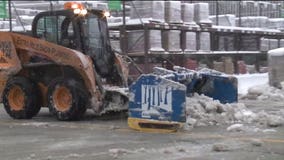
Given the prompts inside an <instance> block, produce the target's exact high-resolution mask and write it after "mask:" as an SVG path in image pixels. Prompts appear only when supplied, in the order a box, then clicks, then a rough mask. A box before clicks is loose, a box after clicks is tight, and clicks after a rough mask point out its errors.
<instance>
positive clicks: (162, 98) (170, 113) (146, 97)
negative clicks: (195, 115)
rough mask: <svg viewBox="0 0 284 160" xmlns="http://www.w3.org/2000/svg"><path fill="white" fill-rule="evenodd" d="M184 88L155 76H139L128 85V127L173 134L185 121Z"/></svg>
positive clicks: (181, 85)
mask: <svg viewBox="0 0 284 160" xmlns="http://www.w3.org/2000/svg"><path fill="white" fill-rule="evenodd" d="M185 99H186V86H185V85H183V84H180V83H176V82H174V81H172V80H169V79H166V78H163V77H160V76H157V75H154V74H148V75H142V76H140V77H139V79H138V80H137V81H136V82H135V83H133V84H132V85H131V86H130V98H129V109H128V110H129V118H128V125H129V127H130V128H132V129H135V130H139V131H145V132H175V131H177V130H178V129H179V128H180V127H181V126H182V124H183V123H184V122H185V119H186V117H185Z"/></svg>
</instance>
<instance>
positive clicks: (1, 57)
mask: <svg viewBox="0 0 284 160" xmlns="http://www.w3.org/2000/svg"><path fill="white" fill-rule="evenodd" d="M64 8H65V9H64V10H58V11H47V12H42V13H39V14H38V15H36V16H35V18H34V20H33V24H32V34H31V35H24V34H20V33H13V32H0V96H1V101H2V102H3V104H4V107H5V110H6V111H7V113H8V114H9V115H10V116H11V117H13V118H16V119H26V118H32V117H33V116H35V115H36V114H37V113H38V112H39V110H40V108H41V107H48V108H49V110H50V112H51V113H52V114H53V115H55V116H56V117H57V119H59V120H77V119H80V118H81V117H82V116H83V115H84V113H85V111H86V109H87V108H92V109H93V110H94V111H95V113H97V114H103V113H106V112H108V111H120V110H125V109H127V102H128V98H127V93H126V92H125V89H124V88H125V87H127V86H126V84H127V83H126V79H127V74H128V73H127V72H128V69H127V64H126V63H125V62H124V60H123V57H121V56H120V55H118V54H116V53H114V51H113V50H112V48H111V46H110V41H109V37H108V27H107V21H106V16H108V12H105V11H102V10H94V9H86V8H84V6H83V5H81V4H80V3H76V2H67V3H65V5H64ZM123 87H124V88H123Z"/></svg>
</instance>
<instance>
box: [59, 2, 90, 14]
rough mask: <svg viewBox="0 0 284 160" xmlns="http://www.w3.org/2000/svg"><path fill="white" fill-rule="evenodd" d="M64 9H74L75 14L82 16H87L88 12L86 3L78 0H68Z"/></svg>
mask: <svg viewBox="0 0 284 160" xmlns="http://www.w3.org/2000/svg"><path fill="white" fill-rule="evenodd" d="M64 9H72V10H73V12H74V14H79V15H82V16H85V15H86V14H87V13H88V11H87V9H86V8H85V7H84V5H83V4H82V3H78V2H66V3H65V4H64Z"/></svg>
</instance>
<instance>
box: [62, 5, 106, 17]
mask: <svg viewBox="0 0 284 160" xmlns="http://www.w3.org/2000/svg"><path fill="white" fill-rule="evenodd" d="M64 9H71V10H73V12H74V14H78V15H82V16H85V15H86V14H87V13H88V10H87V9H86V8H85V7H84V5H83V4H82V3H79V2H66V3H65V4H64ZM103 16H104V17H110V12H108V11H103Z"/></svg>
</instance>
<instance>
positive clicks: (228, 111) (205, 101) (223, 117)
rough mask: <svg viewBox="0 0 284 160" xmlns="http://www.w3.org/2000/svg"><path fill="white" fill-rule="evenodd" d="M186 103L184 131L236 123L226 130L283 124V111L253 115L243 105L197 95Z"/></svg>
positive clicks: (261, 112) (189, 98)
mask: <svg viewBox="0 0 284 160" xmlns="http://www.w3.org/2000/svg"><path fill="white" fill-rule="evenodd" d="M186 103H187V104H186V115H187V122H186V125H185V129H191V128H193V127H195V126H210V125H221V124H234V123H238V124H235V125H234V126H230V128H227V130H228V131H242V130H244V126H243V124H251V123H256V124H258V125H261V126H265V127H277V126H281V125H283V124H284V118H283V117H284V112H283V111H282V112H277V113H275V114H272V113H267V112H265V111H260V112H258V113H254V112H252V111H251V110H249V109H248V108H247V107H246V106H245V105H244V104H243V103H232V104H222V103H220V102H219V101H218V100H213V99H212V98H210V97H207V96H204V95H198V94H195V95H194V96H193V97H188V98H187V100H186ZM242 123H243V124H242Z"/></svg>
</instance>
